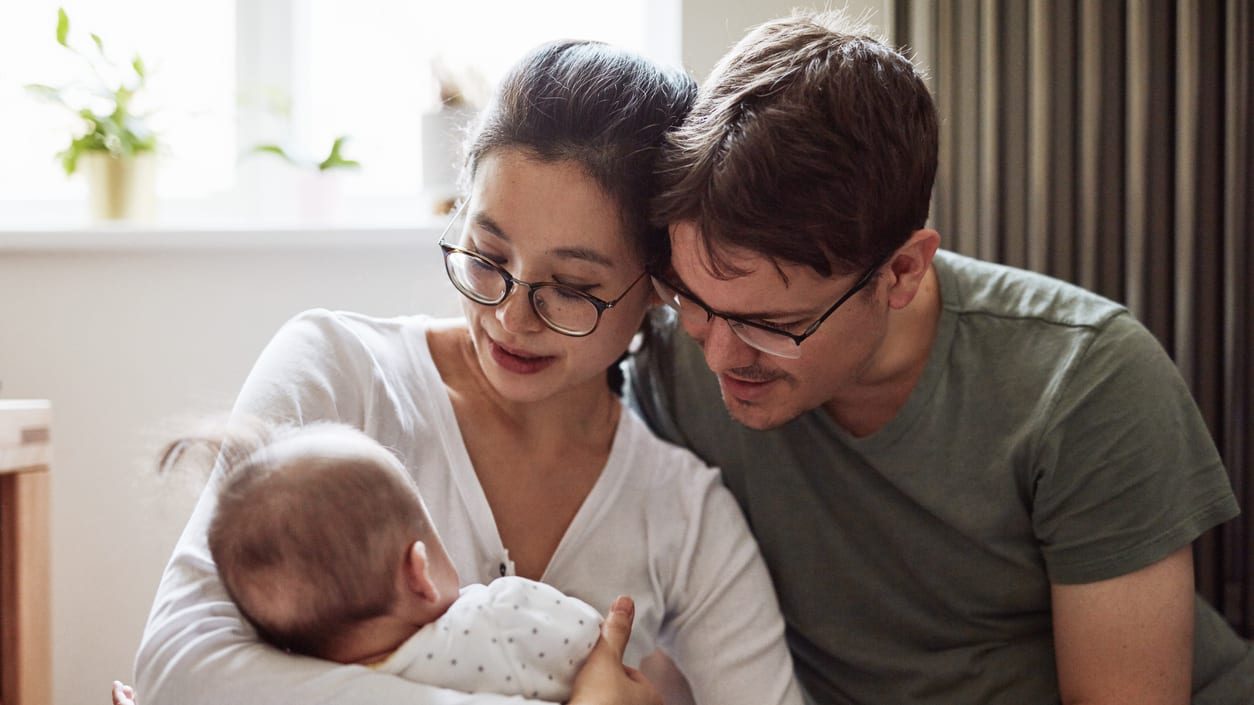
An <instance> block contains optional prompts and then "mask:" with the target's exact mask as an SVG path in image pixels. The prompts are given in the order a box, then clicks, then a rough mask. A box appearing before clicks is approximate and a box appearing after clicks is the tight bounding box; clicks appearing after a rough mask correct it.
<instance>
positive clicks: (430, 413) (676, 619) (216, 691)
mask: <svg viewBox="0 0 1254 705" xmlns="http://www.w3.org/2000/svg"><path fill="white" fill-rule="evenodd" d="M430 324H431V319H428V318H426V317H423V316H416V317H403V318H393V319H377V318H371V317H368V316H362V315H358V314H352V313H338V312H337V313H332V312H328V311H321V310H319V311H310V312H306V313H304V314H301V315H300V316H298V317H296V318H295V319H293V320H291V321H289V322H288V323H287V324H286V325H285V326H284V327H283V328H282V329H281V330H280V331H279V332H278V333H277V334H276V335H275V337H274V339H273V340H272V341H271V342H270V344H269V345H268V346H267V347H266V349H265V350H264V351H263V352H262V354H261V356H260V358H259V359H258V361H257V363H256V365H255V366H254V367H253V370H252V372H251V373H250V374H249V376H248V379H247V380H246V381H245V383H244V387H243V389H242V391H241V392H240V396H239V399H238V400H237V402H236V407H235V413H236V414H242V415H249V416H253V417H260V418H264V419H271V420H277V421H286V422H294V423H300V424H303V423H308V422H312V421H338V422H342V423H347V424H350V425H353V426H356V427H358V428H360V429H362V430H363V431H364V432H365V433H366V434H368V435H370V436H371V437H373V438H375V439H376V440H378V441H379V442H380V443H382V444H383V445H384V446H387V447H388V448H390V449H391V450H392V451H393V452H394V453H396V455H397V456H398V457H399V458H400V459H401V461H402V462H403V463H404V465H405V467H406V468H407V469H408V470H409V471H410V473H411V474H412V475H413V477H414V479H415V480H416V481H417V483H418V487H419V490H420V491H421V493H422V496H423V500H424V501H425V502H426V504H427V508H428V510H429V511H430V513H431V517H432V521H433V522H434V523H435V525H436V528H437V529H438V530H439V532H440V536H441V538H442V539H443V541H444V543H445V546H446V547H447V549H448V553H449V555H450V556H451V557H452V559H453V562H454V564H455V565H456V567H457V570H458V574H459V575H460V577H461V581H462V584H463V585H469V584H472V583H488V582H490V581H491V580H493V579H494V578H498V577H501V576H502V575H512V574H513V567H512V563H511V561H510V560H509V555H508V551H507V550H506V547H505V546H504V545H503V544H502V541H501V538H500V535H499V534H498V533H497V530H496V523H495V521H494V519H493V516H492V511H491V508H490V507H489V505H488V502H487V499H486V497H485V495H484V493H483V488H482V487H481V486H480V484H479V481H478V477H477V476H476V474H475V470H474V467H473V466H472V465H471V462H470V457H469V455H468V454H467V451H466V447H465V443H464V442H463V439H462V434H461V429H460V428H459V427H458V424H457V419H456V417H455V415H454V413H453V406H452V403H451V401H450V400H449V397H448V392H447V389H446V387H445V386H444V383H443V381H442V380H441V378H440V375H439V371H438V369H437V368H436V366H435V363H434V361H433V360H432V357H431V351H430V349H429V347H428V344H427V331H428V329H429V328H430ZM210 484H211V486H210V487H209V488H207V489H206V491H205V492H204V493H202V496H201V498H200V501H199V503H198V504H197V507H196V509H195V511H194V512H193V514H192V518H191V519H190V520H189V522H188V525H187V527H186V529H185V530H184V532H183V535H182V537H181V538H180V540H179V542H178V545H177V546H176V547H175V550H174V555H173V557H172V558H171V560H170V563H169V565H168V566H167V568H166V571H165V574H164V575H163V577H162V580H161V585H160V587H159V589H158V592H157V596H156V598H155V600H154V604H153V609H152V613H151V615H150V616H149V621H148V625H147V628H146V629H145V631H144V638H143V641H142V643H141V645H140V651H139V654H138V656H137V659H136V680H137V687H138V691H139V693H140V696H141V697H142V698H143V699H144V701H145V703H146V705H162V704H163V703H169V704H175V703H177V704H179V705H196V704H197V703H206V704H207V703H215V704H216V703H221V702H267V703H277V702H291V703H301V704H304V705H316V704H318V703H333V702H334V703H339V704H351V703H389V702H395V703H402V702H403V703H406V704H408V705H453V704H454V703H505V702H514V703H517V702H524V701H521V700H518V699H509V698H502V697H501V696H497V695H490V694H475V695H467V694H464V693H457V692H453V691H448V690H440V689H437V688H433V687H430V686H424V685H418V684H414V683H410V682H407V681H404V680H402V679H399V678H396V677H394V676H388V675H385V674H379V673H374V672H372V671H370V670H369V669H366V668H362V667H358V666H342V665H337V664H330V663H327V662H324V661H319V660H317V659H311V658H305V657H298V656H292V655H289V654H285V653H282V652H280V651H278V650H277V649H274V648H272V647H270V646H267V645H265V644H263V643H262V642H260V641H259V640H258V638H257V636H256V634H255V633H254V631H253V630H252V629H251V628H250V627H249V626H248V625H247V623H246V622H245V621H244V620H243V619H242V618H241V616H240V614H239V612H238V610H237V609H236V608H235V606H234V604H233V603H232V602H231V601H230V599H229V598H228V597H227V595H226V593H225V590H224V589H223V587H222V585H221V583H220V582H219V580H218V576H217V571H216V569H215V567H214V565H213V562H212V560H211V558H210V556H209V550H208V546H207V542H206V530H207V527H208V523H209V520H210V518H211V516H212V513H213V509H214V505H215V504H216V502H215V499H214V495H215V492H214V487H213V484H215V481H214V480H211V481H210ZM541 579H542V582H545V583H548V584H550V585H553V586H554V587H556V588H557V589H559V590H561V591H562V592H565V593H566V594H568V595H572V596H574V597H578V598H580V599H582V600H583V601H585V602H587V603H588V604H590V605H592V606H593V607H594V608H596V609H597V610H598V611H600V612H601V613H602V614H604V613H605V612H606V611H607V610H608V609H609V606H610V604H611V603H612V602H613V600H614V598H615V597H616V596H617V595H620V594H627V595H630V596H631V597H632V598H633V599H634V600H635V604H636V617H635V626H634V628H633V630H632V637H631V641H630V643H629V644H628V647H627V653H626V656H625V658H624V661H625V662H626V663H627V664H629V665H638V664H639V661H640V659H642V658H643V657H644V656H646V655H648V654H649V653H651V652H653V651H654V650H655V649H657V648H659V647H660V648H662V649H664V650H665V651H667V652H668V653H669V654H670V655H671V657H672V658H673V659H674V660H675V662H676V663H677V664H678V666H679V667H680V669H681V670H682V671H683V672H684V674H685V676H686V677H687V678H688V681H689V684H690V685H691V687H692V690H693V694H694V696H695V697H696V700H697V703H698V704H699V705H707V704H709V705H735V704H736V703H745V704H746V705H770V704H771V703H789V704H793V703H800V702H801V696H800V693H799V690H798V688H797V685H796V683H795V681H794V678H793V671H792V661H791V658H790V656H789V654H788V651H787V647H786V645H785V643H784V623H783V619H782V617H781V616H780V613H779V607H778V603H777V600H776V597H775V593H774V591H773V590H772V588H771V583H770V579H769V576H768V574H767V570H766V567H765V565H764V564H763V562H762V558H761V556H760V554H759V553H758V549H757V545H756V544H755V543H754V541H753V538H752V536H751V535H750V533H749V529H748V526H747V525H746V522H745V520H744V517H743V515H742V514H741V512H740V509H739V507H738V506H737V505H736V503H735V500H734V499H733V498H732V496H731V494H730V493H729V492H728V491H727V490H726V489H725V488H724V487H723V486H722V484H721V483H720V481H719V476H718V473H717V471H715V470H713V469H710V468H708V467H706V466H705V465H704V464H702V463H701V461H700V460H698V459H697V458H696V456H694V455H692V454H691V453H689V452H688V451H686V450H684V449H681V448H678V447H676V446H672V445H669V444H667V443H665V442H663V441H661V440H659V439H658V438H656V437H655V436H654V435H653V434H652V433H651V432H650V431H649V430H648V429H647V428H646V427H645V425H644V423H643V422H642V421H641V420H640V419H639V418H638V417H637V416H636V415H635V413H634V412H633V411H631V410H629V409H628V408H626V407H624V408H623V410H622V414H621V417H620V421H619V425H618V429H617V431H616V433H615V437H614V441H613V445H612V448H611V451H610V455H609V459H608V461H607V462H606V465H605V468H604V469H603V470H602V472H601V474H600V476H599V478H598V479H597V481H596V483H595V485H594V486H593V487H592V490H591V491H590V492H589V493H588V496H587V498H586V499H585V500H584V502H583V504H582V506H581V507H580V508H579V510H578V511H577V512H576V514H575V517H574V519H573V520H572V521H571V523H570V526H569V527H568V528H567V530H566V533H565V535H564V536H563V537H562V539H561V541H560V543H559V544H558V547H557V549H556V551H555V552H554V554H553V557H552V559H551V560H550V562H549V565H548V567H547V568H546V569H545V572H544V575H543V576H542V578H541Z"/></svg>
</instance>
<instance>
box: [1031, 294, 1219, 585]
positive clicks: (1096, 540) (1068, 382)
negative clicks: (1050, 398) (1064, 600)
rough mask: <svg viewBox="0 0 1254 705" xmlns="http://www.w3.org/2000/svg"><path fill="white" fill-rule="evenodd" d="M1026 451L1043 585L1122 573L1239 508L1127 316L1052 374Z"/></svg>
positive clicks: (1194, 414)
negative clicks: (1058, 375)
mask: <svg viewBox="0 0 1254 705" xmlns="http://www.w3.org/2000/svg"><path fill="white" fill-rule="evenodd" d="M1036 457H1037V460H1038V462H1037V466H1036V491H1035V494H1034V497H1033V500H1032V522H1033V529H1034V531H1035V533H1036V536H1037V539H1038V540H1039V541H1040V544H1041V547H1042V552H1043V555H1044V558H1045V563H1046V567H1047V570H1048V572H1049V576H1050V580H1051V581H1053V582H1055V583H1086V582H1095V581H1099V580H1105V579H1108V578H1112V577H1116V576H1119V575H1124V574H1127V573H1130V572H1133V571H1135V570H1138V569H1140V568H1143V567H1145V566H1147V565H1150V564H1152V563H1154V562H1156V561H1158V560H1160V559H1162V558H1165V557H1166V556H1167V555H1169V554H1170V553H1172V552H1173V551H1175V550H1176V549H1179V548H1180V547H1182V546H1185V545H1187V544H1189V543H1190V542H1192V541H1193V540H1194V539H1195V538H1197V537H1198V536H1199V535H1200V534H1201V533H1202V532H1204V531H1206V530H1207V529H1209V528H1211V527H1212V526H1215V525H1216V524H1219V523H1221V522H1223V521H1226V520H1228V519H1230V518H1232V517H1234V516H1236V515H1237V513H1238V512H1239V510H1238V507H1237V504H1236V500H1235V498H1234V497H1233V494H1232V489H1231V485H1230V483H1229V480H1228V476H1227V473H1226V472H1225V471H1224V467H1223V464H1222V461H1221V460H1220V458H1219V453H1218V451H1217V450H1216V449H1215V446H1214V443H1213V441H1212V440H1211V436H1210V433H1209V432H1208V430H1207V428H1206V424H1205V423H1204V421H1203V419H1202V417H1201V414H1200V412H1199V411H1198V409H1197V405H1196V404H1195V403H1194V402H1193V399H1192V396H1191V395H1190V394H1189V390H1188V388H1187V386H1186V385H1185V383H1184V380H1183V379H1182V378H1181V376H1180V374H1179V372H1178V371H1177V369H1176V367H1175V365H1174V364H1173V363H1172V361H1171V359H1170V358H1169V357H1168V356H1167V354H1166V352H1165V351H1164V350H1163V348H1162V346H1160V345H1159V344H1158V341H1157V340H1156V339H1155V338H1154V337H1153V336H1152V335H1151V334H1150V333H1149V331H1148V330H1146V329H1145V328H1144V327H1143V326H1142V325H1141V324H1140V323H1138V322H1137V321H1136V320H1135V319H1134V318H1132V316H1131V315H1129V314H1127V313H1122V314H1119V315H1117V316H1114V317H1113V318H1112V319H1110V320H1109V321H1108V322H1107V324H1106V325H1105V326H1104V327H1103V328H1101V329H1100V330H1098V331H1097V332H1096V333H1095V335H1094V338H1093V340H1092V342H1091V343H1090V345H1089V347H1088V348H1087V350H1085V351H1084V352H1083V353H1082V354H1081V356H1080V357H1079V358H1078V360H1077V361H1076V362H1075V363H1074V364H1073V365H1071V366H1070V369H1069V371H1068V373H1067V374H1066V375H1065V376H1064V377H1062V379H1061V380H1060V382H1059V389H1058V392H1057V403H1056V404H1055V405H1054V407H1053V409H1052V412H1051V413H1050V415H1049V418H1048V420H1047V422H1046V423H1045V424H1044V425H1043V430H1042V433H1041V437H1040V439H1039V452H1038V453H1036Z"/></svg>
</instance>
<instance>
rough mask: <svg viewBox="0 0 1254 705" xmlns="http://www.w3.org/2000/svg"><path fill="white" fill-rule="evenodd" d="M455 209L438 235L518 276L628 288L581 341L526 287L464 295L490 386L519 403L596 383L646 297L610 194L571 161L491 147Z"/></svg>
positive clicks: (596, 289) (614, 292) (594, 291)
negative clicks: (556, 327)
mask: <svg viewBox="0 0 1254 705" xmlns="http://www.w3.org/2000/svg"><path fill="white" fill-rule="evenodd" d="M464 216H465V217H464V218H463V219H462V222H463V223H464V225H463V226H462V230H461V232H460V233H452V232H450V233H449V234H448V236H447V238H446V239H447V240H448V241H449V242H451V243H454V244H457V245H459V246H461V247H463V248H465V249H467V250H471V251H474V252H478V253H480V254H481V255H483V256H484V257H487V258H488V259H490V260H492V261H493V262H495V263H497V264H498V265H499V266H501V267H503V268H504V269H506V270H507V271H508V272H509V273H510V274H512V275H513V276H514V277H515V278H517V279H519V280H521V281H525V282H532V283H537V284H538V283H542V282H557V283H560V284H564V285H566V286H569V287H572V288H575V289H578V290H581V291H584V292H587V293H589V294H591V295H593V296H595V297H597V298H599V299H601V300H603V301H613V300H614V299H616V298H618V297H619V296H620V295H622V294H623V292H624V291H626V292H627V293H626V296H624V297H623V298H622V300H621V301H619V302H618V304H616V305H615V306H614V307H613V308H611V309H608V310H606V311H605V312H604V313H603V314H602V315H601V320H600V323H599V324H598V325H597V327H596V330H594V331H593V332H592V333H591V334H590V335H587V336H585V337H580V338H576V337H571V336H567V335H562V334H560V333H557V332H556V331H553V330H551V329H550V328H549V327H548V326H546V325H545V323H544V322H543V321H541V320H540V318H539V317H537V316H536V313H535V311H534V310H533V309H532V307H531V303H530V301H529V300H528V289H527V287H525V286H522V285H518V286H515V287H514V289H513V291H511V292H510V294H509V297H508V298H506V299H505V301H504V302H502V303H501V304H499V305H497V306H483V305H480V304H477V303H475V302H473V301H471V300H469V299H463V302H462V308H463V310H464V311H465V313H466V320H467V322H468V324H469V329H470V337H471V341H472V343H473V345H474V350H475V355H476V357H477V359H478V362H479V365H480V367H481V368H482V369H483V372H484V375H485V376H486V377H487V379H488V381H489V382H490V383H491V384H492V386H493V387H494V388H495V389H496V390H497V391H498V392H499V393H500V394H501V395H502V396H504V397H506V398H507V399H510V400H513V401H520V402H527V401H539V400H542V399H547V398H549V397H552V396H555V395H558V394H561V393H562V392H565V391H569V390H573V389H576V388H580V387H581V386H582V385H587V384H597V385H601V386H602V387H604V385H605V381H604V379H605V377H604V376H605V370H606V368H608V367H609V366H610V365H611V364H612V363H613V362H614V361H615V360H616V359H618V357H619V356H620V355H622V353H623V351H624V350H625V349H626V348H627V345H628V343H629V342H630V341H631V337H632V335H634V334H635V332H636V331H637V330H638V329H639V328H640V322H641V320H642V318H643V316H644V313H645V310H646V308H647V306H648V304H649V301H650V297H651V289H650V287H649V286H648V282H647V279H645V280H640V281H637V278H638V277H639V276H640V274H641V272H642V271H643V270H644V264H643V262H642V261H641V259H640V257H639V256H638V255H637V254H636V252H635V250H634V249H633V248H632V247H631V245H630V242H629V240H628V235H627V233H626V232H625V230H624V227H623V224H622V222H621V220H620V217H619V211H618V205H617V204H616V203H615V202H614V200H613V199H612V198H611V197H610V196H609V195H607V194H606V193H604V192H603V191H602V189H601V187H600V186H599V185H598V184H597V183H596V182H595V181H593V179H592V178H591V177H589V176H588V175H587V174H586V173H585V172H584V171H583V169H582V167H580V166H579V165H578V164H577V163H575V162H570V161H557V162H544V161H540V160H538V159H535V158H532V157H530V156H529V155H528V154H527V153H526V152H524V151H521V150H517V149H497V150H493V151H491V152H489V153H488V154H487V155H485V156H484V157H483V159H482V160H481V161H480V162H479V165H478V170H477V172H476V174H475V179H474V183H473V186H472V191H471V197H470V201H469V203H467V205H466V208H465V211H464ZM633 282H635V285H634V286H633ZM628 287H631V288H630V290H628Z"/></svg>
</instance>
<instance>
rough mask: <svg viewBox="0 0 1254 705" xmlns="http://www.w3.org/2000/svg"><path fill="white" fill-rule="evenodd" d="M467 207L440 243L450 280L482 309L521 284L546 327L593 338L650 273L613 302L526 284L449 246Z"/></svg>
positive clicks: (478, 256) (562, 286) (540, 284)
mask: <svg viewBox="0 0 1254 705" xmlns="http://www.w3.org/2000/svg"><path fill="white" fill-rule="evenodd" d="M465 207H466V204H465V203H463V204H462V205H460V206H458V208H457V211H456V212H455V213H454V214H453V218H452V220H450V221H449V224H448V225H447V226H446V227H445V228H444V232H443V233H441V234H440V243H439V244H440V249H441V250H443V251H444V270H445V272H447V273H448V278H449V281H450V282H452V283H453V286H454V287H456V289H457V290H458V291H459V292H461V294H462V295H463V296H465V297H466V298H468V299H470V300H471V301H473V302H475V303H477V304H479V305H481V306H499V305H500V304H502V303H503V302H504V301H505V300H506V299H508V298H509V295H510V293H512V292H513V290H514V287H515V286H518V285H521V286H523V287H526V289H527V300H528V301H529V302H530V303H531V310H533V311H535V314H536V317H537V318H539V319H540V320H541V321H542V322H543V323H544V325H546V326H548V327H549V328H550V329H552V330H554V331H556V332H558V333H561V334H562V335H569V336H571V337H574V338H582V337H583V336H586V335H591V334H592V332H593V331H595V330H596V328H597V325H598V324H600V322H601V316H602V315H604V314H605V312H606V311H608V310H610V309H612V308H614V306H615V305H617V304H618V302H619V301H622V300H623V297H625V296H627V294H628V293H629V292H630V291H631V290H632V289H633V288H635V286H636V284H639V283H640V280H641V279H644V276H645V274H646V273H647V272H641V273H640V276H638V277H636V278H635V279H634V280H632V282H631V284H630V285H629V286H628V287H627V289H626V290H624V291H623V293H621V294H619V295H618V296H617V297H615V298H614V299H612V300H610V301H605V300H603V299H600V298H597V297H595V296H593V295H592V294H589V293H588V292H586V291H580V290H579V289H576V288H574V287H570V286H567V285H565V284H560V283H558V282H525V281H523V280H521V279H519V278H517V277H515V276H514V275H513V274H510V273H509V271H507V270H506V269H505V268H504V267H502V266H501V265H499V264H497V263H496V262H493V261H492V260H490V259H488V258H487V257H484V256H483V255H481V254H479V253H478V252H472V251H470V250H467V249H464V248H462V247H458V246H456V245H453V244H450V243H449V242H448V241H447V240H446V239H445V238H446V237H447V236H448V234H449V232H450V231H452V230H454V226H455V225H456V224H457V223H459V222H461V221H462V220H463V219H462V211H463V209H464V208H465Z"/></svg>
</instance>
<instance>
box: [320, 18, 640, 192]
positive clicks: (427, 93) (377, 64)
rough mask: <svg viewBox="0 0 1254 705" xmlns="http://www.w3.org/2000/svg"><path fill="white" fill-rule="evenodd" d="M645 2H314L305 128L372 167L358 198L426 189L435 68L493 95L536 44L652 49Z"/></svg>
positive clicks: (355, 180)
mask: <svg viewBox="0 0 1254 705" xmlns="http://www.w3.org/2000/svg"><path fill="white" fill-rule="evenodd" d="M647 10H648V6H647V4H646V3H644V2H616V3H596V2H587V1H586V0H546V2H517V0H479V1H478V2H466V3H427V2H423V3H415V2H412V1H411V0H356V1H355V2H352V3H346V2H343V1H342V0H314V1H313V3H312V9H311V16H310V23H309V26H310V41H309V43H308V45H307V49H306V53H305V54H304V56H305V59H306V61H305V62H302V63H303V65H304V66H306V67H307V68H308V71H307V73H306V75H305V77H304V78H305V82H306V85H307V91H308V93H307V94H306V95H307V98H308V100H307V103H306V106H307V107H306V112H305V119H306V122H305V124H304V125H303V127H304V130H303V132H304V134H305V135H306V136H307V138H308V140H309V142H310V144H311V145H316V146H317V148H318V149H323V148H324V147H325V146H326V145H330V143H331V141H332V140H333V139H334V138H335V136H336V135H340V134H351V135H352V136H353V141H352V143H351V149H352V152H353V155H354V156H355V157H356V158H358V159H360V160H361V162H362V164H363V166H364V168H363V169H362V170H361V172H360V173H359V174H356V175H354V176H353V177H352V178H351V179H350V180H349V182H348V184H347V188H348V190H349V193H350V194H357V195H364V194H369V195H372V196H381V195H388V196H407V195H414V194H417V193H418V191H419V190H420V189H421V188H422V186H423V184H422V178H421V174H420V171H421V169H420V162H421V153H420V149H421V135H420V130H419V124H420V117H421V115H422V114H423V113H424V112H428V111H431V110H434V109H435V108H436V107H437V105H438V88H437V86H436V83H435V80H434V78H433V74H432V61H433V60H435V59H437V58H438V59H440V60H442V61H443V62H445V63H446V64H447V65H449V66H450V67H451V68H453V69H456V70H460V71H465V70H471V71H474V72H476V73H477V74H478V75H479V76H481V77H482V79H483V80H484V82H485V83H486V84H487V87H490V86H492V85H495V83H496V81H497V80H498V79H499V78H500V77H501V75H503V74H504V72H505V71H506V70H507V69H508V68H509V66H510V65H511V64H512V63H513V62H515V61H516V60H517V59H518V58H519V57H521V56H522V55H523V53H524V52H526V51H527V50H528V49H530V48H532V47H533V46H535V45H536V44H539V43H540V42H542V41H545V40H549V39H561V38H577V39H599V40H602V41H607V42H610V43H613V44H618V45H621V46H625V47H629V48H633V49H635V50H637V51H644V50H645V44H646V37H647V28H646V25H645V23H646V21H647V19H648V18H647V16H646V11H647Z"/></svg>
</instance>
